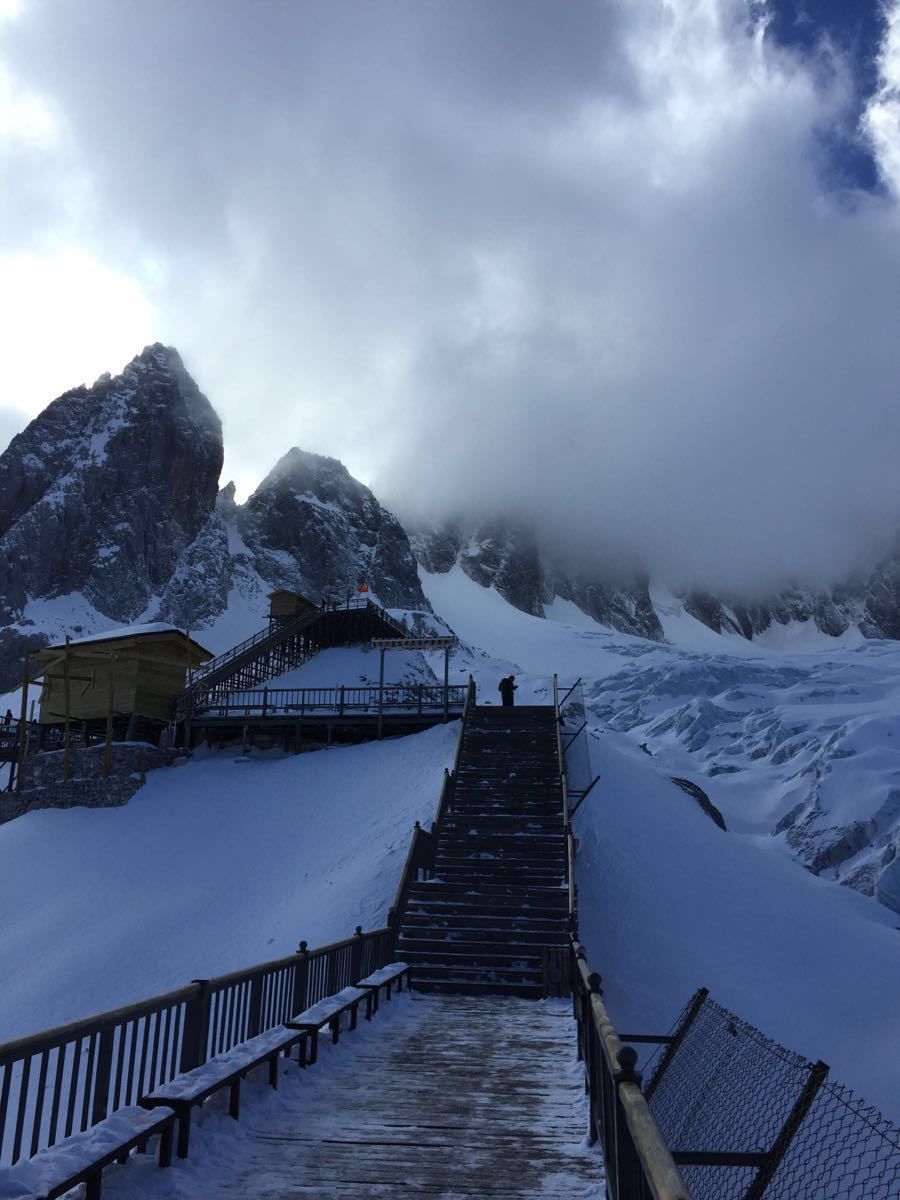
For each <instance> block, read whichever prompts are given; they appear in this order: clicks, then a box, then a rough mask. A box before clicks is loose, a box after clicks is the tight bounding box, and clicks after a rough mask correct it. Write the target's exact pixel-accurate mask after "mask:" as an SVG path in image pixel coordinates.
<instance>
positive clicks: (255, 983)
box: [247, 975, 263, 1038]
mask: <svg viewBox="0 0 900 1200" xmlns="http://www.w3.org/2000/svg"><path fill="white" fill-rule="evenodd" d="M262 994H263V977H262V975H256V976H255V977H254V978H253V979H251V980H250V1004H249V1006H248V1010H247V1037H248V1038H252V1037H256V1035H257V1034H258V1033H262V1030H261V1029H260V1024H261V1022H262Z"/></svg>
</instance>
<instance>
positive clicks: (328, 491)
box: [237, 446, 428, 610]
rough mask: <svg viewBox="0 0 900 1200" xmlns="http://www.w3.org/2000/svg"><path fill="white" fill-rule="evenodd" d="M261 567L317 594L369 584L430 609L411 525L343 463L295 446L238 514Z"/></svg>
mask: <svg viewBox="0 0 900 1200" xmlns="http://www.w3.org/2000/svg"><path fill="white" fill-rule="evenodd" d="M237 527H238V530H239V531H240V535H241V537H242V538H243V540H244V542H245V543H246V544H247V545H249V546H253V547H254V550H255V567H256V570H257V571H258V572H259V574H260V575H261V576H262V577H263V578H264V579H267V580H269V581H270V582H271V583H272V585H273V586H282V587H296V588H299V590H301V591H306V592H308V593H309V594H310V595H312V596H318V595H322V594H340V595H342V594H343V593H344V592H345V591H346V589H348V588H353V587H355V586H356V584H357V583H358V582H360V581H362V580H364V581H365V582H366V583H368V584H369V587H370V588H371V589H372V590H373V591H374V593H375V594H376V595H377V596H378V598H379V599H380V601H381V602H382V603H383V604H386V605H389V606H391V607H398V608H421V609H426V610H427V609H428V604H427V601H426V600H425V597H424V595H423V594H422V589H421V586H420V584H419V578H418V573H417V570H416V561H415V558H414V557H413V554H412V551H411V549H410V545H409V541H408V539H407V536H406V533H405V532H404V530H403V527H402V526H401V525H400V523H399V521H397V519H396V517H394V516H393V515H392V514H391V513H389V512H388V511H387V509H385V508H383V507H382V506H381V504H379V502H378V500H377V499H376V498H375V496H374V495H373V494H372V492H371V491H370V490H369V488H367V487H366V486H365V484H363V483H360V482H359V480H358V479H354V478H353V476H352V475H351V474H350V472H349V471H348V470H347V468H346V467H345V466H344V465H343V463H341V462H339V461H338V460H337V459H335V458H328V457H326V456H324V455H321V454H313V453H311V452H310V451H307V450H301V449H299V447H297V446H294V447H293V448H292V449H290V450H289V451H288V452H287V454H285V455H284V456H283V457H282V458H280V459H279V461H278V462H277V463H276V464H275V466H274V467H273V469H272V470H271V471H270V472H269V474H268V475H267V476H266V478H265V479H264V480H263V481H262V483H261V484H260V485H259V487H258V488H257V489H256V491H255V492H254V493H253V495H252V496H251V497H250V498H249V500H248V501H247V503H246V504H244V505H243V506H242V507H241V508H240V509H239V510H238V514H237Z"/></svg>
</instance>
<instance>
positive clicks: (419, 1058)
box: [204, 993, 604, 1200]
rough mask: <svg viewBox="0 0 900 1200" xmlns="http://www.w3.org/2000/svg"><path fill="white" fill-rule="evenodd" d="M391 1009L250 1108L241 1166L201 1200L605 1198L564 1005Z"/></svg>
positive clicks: (430, 999)
mask: <svg viewBox="0 0 900 1200" xmlns="http://www.w3.org/2000/svg"><path fill="white" fill-rule="evenodd" d="M392 1003H393V1002H392ZM400 1004H402V1005H403V1009H402V1014H401V1013H400V1012H398V1013H397V1014H396V1019H394V1020H388V1021H386V1022H385V1027H384V1028H381V1029H379V1028H377V1026H378V1024H379V1022H380V1021H382V1020H384V1017H382V1016H381V1014H379V1016H378V1017H377V1018H376V1019H375V1022H374V1023H373V1026H372V1028H371V1030H369V1031H367V1034H368V1035H367V1036H364V1037H359V1038H356V1035H354V1034H347V1035H345V1037H344V1038H342V1039H341V1044H340V1046H339V1047H337V1048H335V1050H334V1051H333V1052H330V1051H328V1052H326V1054H325V1055H324V1057H323V1060H322V1061H321V1062H320V1064H318V1065H317V1066H316V1067H313V1068H312V1069H311V1070H310V1071H309V1072H308V1073H306V1074H305V1077H303V1079H302V1082H303V1083H305V1084H306V1086H301V1087H298V1088H297V1090H296V1094H297V1100H298V1102H297V1103H296V1104H294V1103H292V1104H290V1105H284V1106H280V1107H279V1109H278V1110H277V1111H276V1112H272V1111H271V1110H270V1111H269V1112H267V1113H266V1119H265V1122H264V1123H263V1122H262V1121H260V1119H259V1118H260V1117H262V1115H263V1114H262V1112H261V1111H259V1112H257V1113H254V1111H253V1109H251V1108H249V1106H248V1110H247V1112H246V1116H245V1117H244V1118H242V1120H241V1125H242V1126H245V1127H246V1135H247V1136H246V1139H242V1140H243V1141H244V1146H243V1150H244V1152H243V1153H242V1154H241V1156H240V1161H239V1162H238V1163H233V1164H232V1166H231V1171H230V1172H229V1174H230V1178H229V1179H228V1180H227V1182H225V1181H223V1182H222V1183H221V1184H218V1185H217V1184H216V1181H214V1180H212V1179H209V1180H208V1182H207V1187H206V1188H205V1189H204V1196H207V1197H210V1198H212V1197H223V1198H225V1197H227V1198H233V1200H237V1198H238V1197H240V1198H241V1200H245V1198H246V1197H248V1196H253V1197H255V1198H256V1200H288V1198H289V1197H312V1196H315V1197H317V1198H318V1200H338V1198H339V1200H382V1198H386V1197H388V1196H390V1197H396V1195H397V1193H398V1190H401V1189H402V1190H404V1191H405V1192H406V1194H407V1195H413V1196H424V1197H429V1198H431V1200H440V1198H446V1200H451V1198H452V1200H481V1198H488V1197H492V1198H493V1197H502V1198H503V1200H519V1198H522V1200H524V1198H525V1197H529V1198H533V1197H545V1198H547V1200H550V1198H553V1200H570V1198H575V1197H578V1198H587V1197H600V1196H602V1195H603V1194H604V1192H603V1188H602V1185H601V1183H600V1173H601V1166H600V1162H601V1160H600V1157H599V1155H598V1154H596V1153H594V1152H592V1151H591V1150H589V1149H588V1148H587V1147H586V1145H585V1131H586V1127H587V1118H586V1110H585V1103H584V1095H583V1086H582V1080H581V1075H580V1072H579V1070H578V1068H577V1067H576V1066H575V1065H574V1058H575V1045H574V1034H575V1026H574V1022H573V1021H572V1018H571V1009H570V1007H569V1004H568V1002H567V1001H553V1000H550V1001H544V1002H535V1001H528V1000H518V999H504V998H498V997H464V996H443V995H427V996H426V995H417V994H415V993H414V994H413V995H412V997H411V998H408V999H402V1000H400ZM398 1007H399V1006H398ZM314 1074H315V1075H316V1080H315V1085H314V1086H310V1085H311V1084H312V1079H313V1075H314ZM304 1093H305V1099H304ZM266 1107H269V1106H266Z"/></svg>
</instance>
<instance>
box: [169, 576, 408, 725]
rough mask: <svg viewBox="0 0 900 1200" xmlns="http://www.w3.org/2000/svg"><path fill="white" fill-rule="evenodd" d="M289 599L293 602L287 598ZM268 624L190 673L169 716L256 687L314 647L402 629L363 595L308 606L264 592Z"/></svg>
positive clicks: (183, 715)
mask: <svg viewBox="0 0 900 1200" xmlns="http://www.w3.org/2000/svg"><path fill="white" fill-rule="evenodd" d="M292 598H293V600H292ZM269 601H270V610H269V624H268V626H267V627H266V628H265V629H262V630H260V632H259V633H256V634H254V635H253V637H249V638H247V639H246V641H243V642H239V643H238V645H236V646H232V648H231V649H230V650H226V651H225V653H224V654H220V655H219V656H218V658H214V659H213V660H212V662H209V663H207V664H206V665H205V666H204V667H202V668H201V669H200V670H199V671H196V672H195V673H194V674H193V676H192V678H191V682H190V685H189V686H188V687H187V688H186V689H185V691H184V693H183V695H182V696H181V697H180V698H179V700H178V703H177V706H176V710H175V719H176V720H177V721H184V720H188V719H190V717H191V716H192V715H193V714H194V713H196V712H198V711H202V710H203V709H204V708H209V707H211V706H212V705H214V704H216V703H217V702H218V701H219V700H220V698H221V697H223V696H226V695H228V693H230V692H237V691H245V690H246V689H248V688H254V687H257V686H258V685H259V684H261V683H265V682H266V680H268V679H274V678H275V677H276V676H278V675H282V674H283V673H284V672H285V671H291V670H293V669H294V668H295V667H299V666H302V664H303V663H305V662H307V661H308V660H309V659H310V658H312V656H313V655H314V654H316V653H317V652H318V651H319V650H323V649H325V648H326V647H329V646H348V645H352V644H353V643H356V642H364V641H367V640H369V639H370V638H374V637H388V638H397V637H405V636H406V633H407V630H406V629H405V628H404V627H403V625H401V624H400V622H399V621H397V620H395V619H394V618H393V617H392V616H390V614H389V613H387V612H386V611H385V609H383V608H381V607H380V606H379V605H377V604H375V603H374V602H373V601H372V600H369V599H368V597H366V598H362V599H357V598H354V599H350V600H348V601H347V602H346V603H345V604H338V603H334V602H328V601H323V603H322V604H321V605H317V604H314V603H313V602H312V601H310V600H307V599H306V598H305V597H303V596H300V595H299V593H297V592H287V591H284V590H279V591H276V592H272V593H270V595H269Z"/></svg>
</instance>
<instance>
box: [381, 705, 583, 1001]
mask: <svg viewBox="0 0 900 1200" xmlns="http://www.w3.org/2000/svg"><path fill="white" fill-rule="evenodd" d="M434 838H435V841H434V848H433V855H434V857H433V869H434V877H433V878H431V879H429V880H427V881H426V882H415V883H412V884H411V885H410V887H409V889H408V894H407V898H406V905H405V911H404V912H403V916H402V926H401V930H400V937H399V941H398V944H397V953H398V956H399V957H401V958H402V959H403V960H404V961H405V962H409V963H410V964H412V966H413V967H414V980H415V984H414V986H415V987H416V988H417V989H418V990H419V991H425V992H449V993H459V994H467V995H498V996H521V997H525V998H537V997H540V996H542V995H544V994H546V979H545V976H546V972H547V966H546V964H547V957H548V951H550V952H551V958H552V957H555V956H553V955H552V951H553V950H554V949H556V950H557V952H558V956H559V958H560V959H561V960H563V961H564V960H565V958H566V955H567V954H568V949H567V948H568V945H569V941H570V921H569V893H568V888H567V866H566V854H567V849H566V821H565V814H564V810H563V791H562V780H561V775H560V759H559V745H558V737H557V726H556V717H555V711H554V708H553V707H552V706H547V707H524V706H523V707H519V708H494V707H488V706H484V707H475V706H472V707H470V708H468V709H467V712H466V716H465V725H464V729H463V731H462V735H461V740H460V748H459V757H458V760H457V763H456V768H455V770H454V772H453V775H452V777H451V782H450V784H449V786H448V787H447V788H445V794H444V802H443V804H442V806H441V811H440V814H439V817H438V821H437V824H436V828H435V833H434ZM563 974H565V972H564V973H563Z"/></svg>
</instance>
